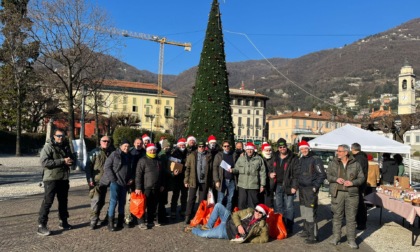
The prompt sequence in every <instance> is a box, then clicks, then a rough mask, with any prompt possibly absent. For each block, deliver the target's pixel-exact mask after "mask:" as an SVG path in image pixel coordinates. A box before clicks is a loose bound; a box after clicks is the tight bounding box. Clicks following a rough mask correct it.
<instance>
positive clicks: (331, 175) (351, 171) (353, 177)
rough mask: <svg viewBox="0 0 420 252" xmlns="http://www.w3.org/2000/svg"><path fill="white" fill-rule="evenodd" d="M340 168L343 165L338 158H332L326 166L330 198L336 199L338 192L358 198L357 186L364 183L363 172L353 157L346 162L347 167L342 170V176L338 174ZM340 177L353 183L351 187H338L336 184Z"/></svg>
mask: <svg viewBox="0 0 420 252" xmlns="http://www.w3.org/2000/svg"><path fill="white" fill-rule="evenodd" d="M340 167H341V168H343V163H342V162H341V161H340V160H339V159H338V158H334V159H333V160H332V161H331V162H330V163H329V165H328V170H327V179H328V182H330V194H331V196H332V197H336V196H337V191H338V190H345V191H347V192H348V193H349V196H358V195H359V186H360V185H362V184H363V182H364V181H365V175H364V174H363V170H362V167H361V166H360V164H359V162H357V161H356V159H354V157H353V156H350V157H349V160H348V161H347V166H346V168H345V169H344V170H345V172H344V174H342V175H340V174H339V169H340ZM340 177H341V178H343V179H345V180H350V181H351V182H352V183H353V186H349V187H344V186H342V185H339V184H338V183H337V179H338V178H340Z"/></svg>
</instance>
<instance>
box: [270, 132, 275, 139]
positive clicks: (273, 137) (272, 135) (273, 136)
mask: <svg viewBox="0 0 420 252" xmlns="http://www.w3.org/2000/svg"><path fill="white" fill-rule="evenodd" d="M275 137H276V135H275V134H274V133H271V137H270V138H271V140H273V141H274V140H275Z"/></svg>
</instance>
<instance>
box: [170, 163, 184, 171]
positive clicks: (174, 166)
mask: <svg viewBox="0 0 420 252" xmlns="http://www.w3.org/2000/svg"><path fill="white" fill-rule="evenodd" d="M170 167H171V171H172V172H173V171H174V170H178V171H179V172H182V168H183V167H184V166H183V165H182V164H181V163H176V162H171V166H170Z"/></svg>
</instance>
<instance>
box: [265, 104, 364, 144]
mask: <svg viewBox="0 0 420 252" xmlns="http://www.w3.org/2000/svg"><path fill="white" fill-rule="evenodd" d="M267 122H268V139H269V140H270V141H272V142H275V141H277V140H278V139H279V138H284V139H286V141H287V142H288V143H293V142H294V140H295V138H297V136H298V135H302V134H307V135H309V134H314V135H322V134H325V133H328V132H330V131H332V130H335V129H337V128H340V127H342V126H344V125H346V124H351V125H353V126H356V127H360V126H361V125H360V123H357V122H356V121H354V120H352V119H350V118H348V117H347V116H344V115H339V116H334V115H333V114H332V113H330V112H327V111H294V112H291V113H287V114H282V115H275V116H274V115H273V116H269V117H268V118H267Z"/></svg>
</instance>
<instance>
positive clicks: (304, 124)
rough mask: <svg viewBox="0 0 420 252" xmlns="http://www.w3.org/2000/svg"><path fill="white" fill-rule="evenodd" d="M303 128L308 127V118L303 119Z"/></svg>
mask: <svg viewBox="0 0 420 252" xmlns="http://www.w3.org/2000/svg"><path fill="white" fill-rule="evenodd" d="M303 128H306V120H303Z"/></svg>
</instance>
